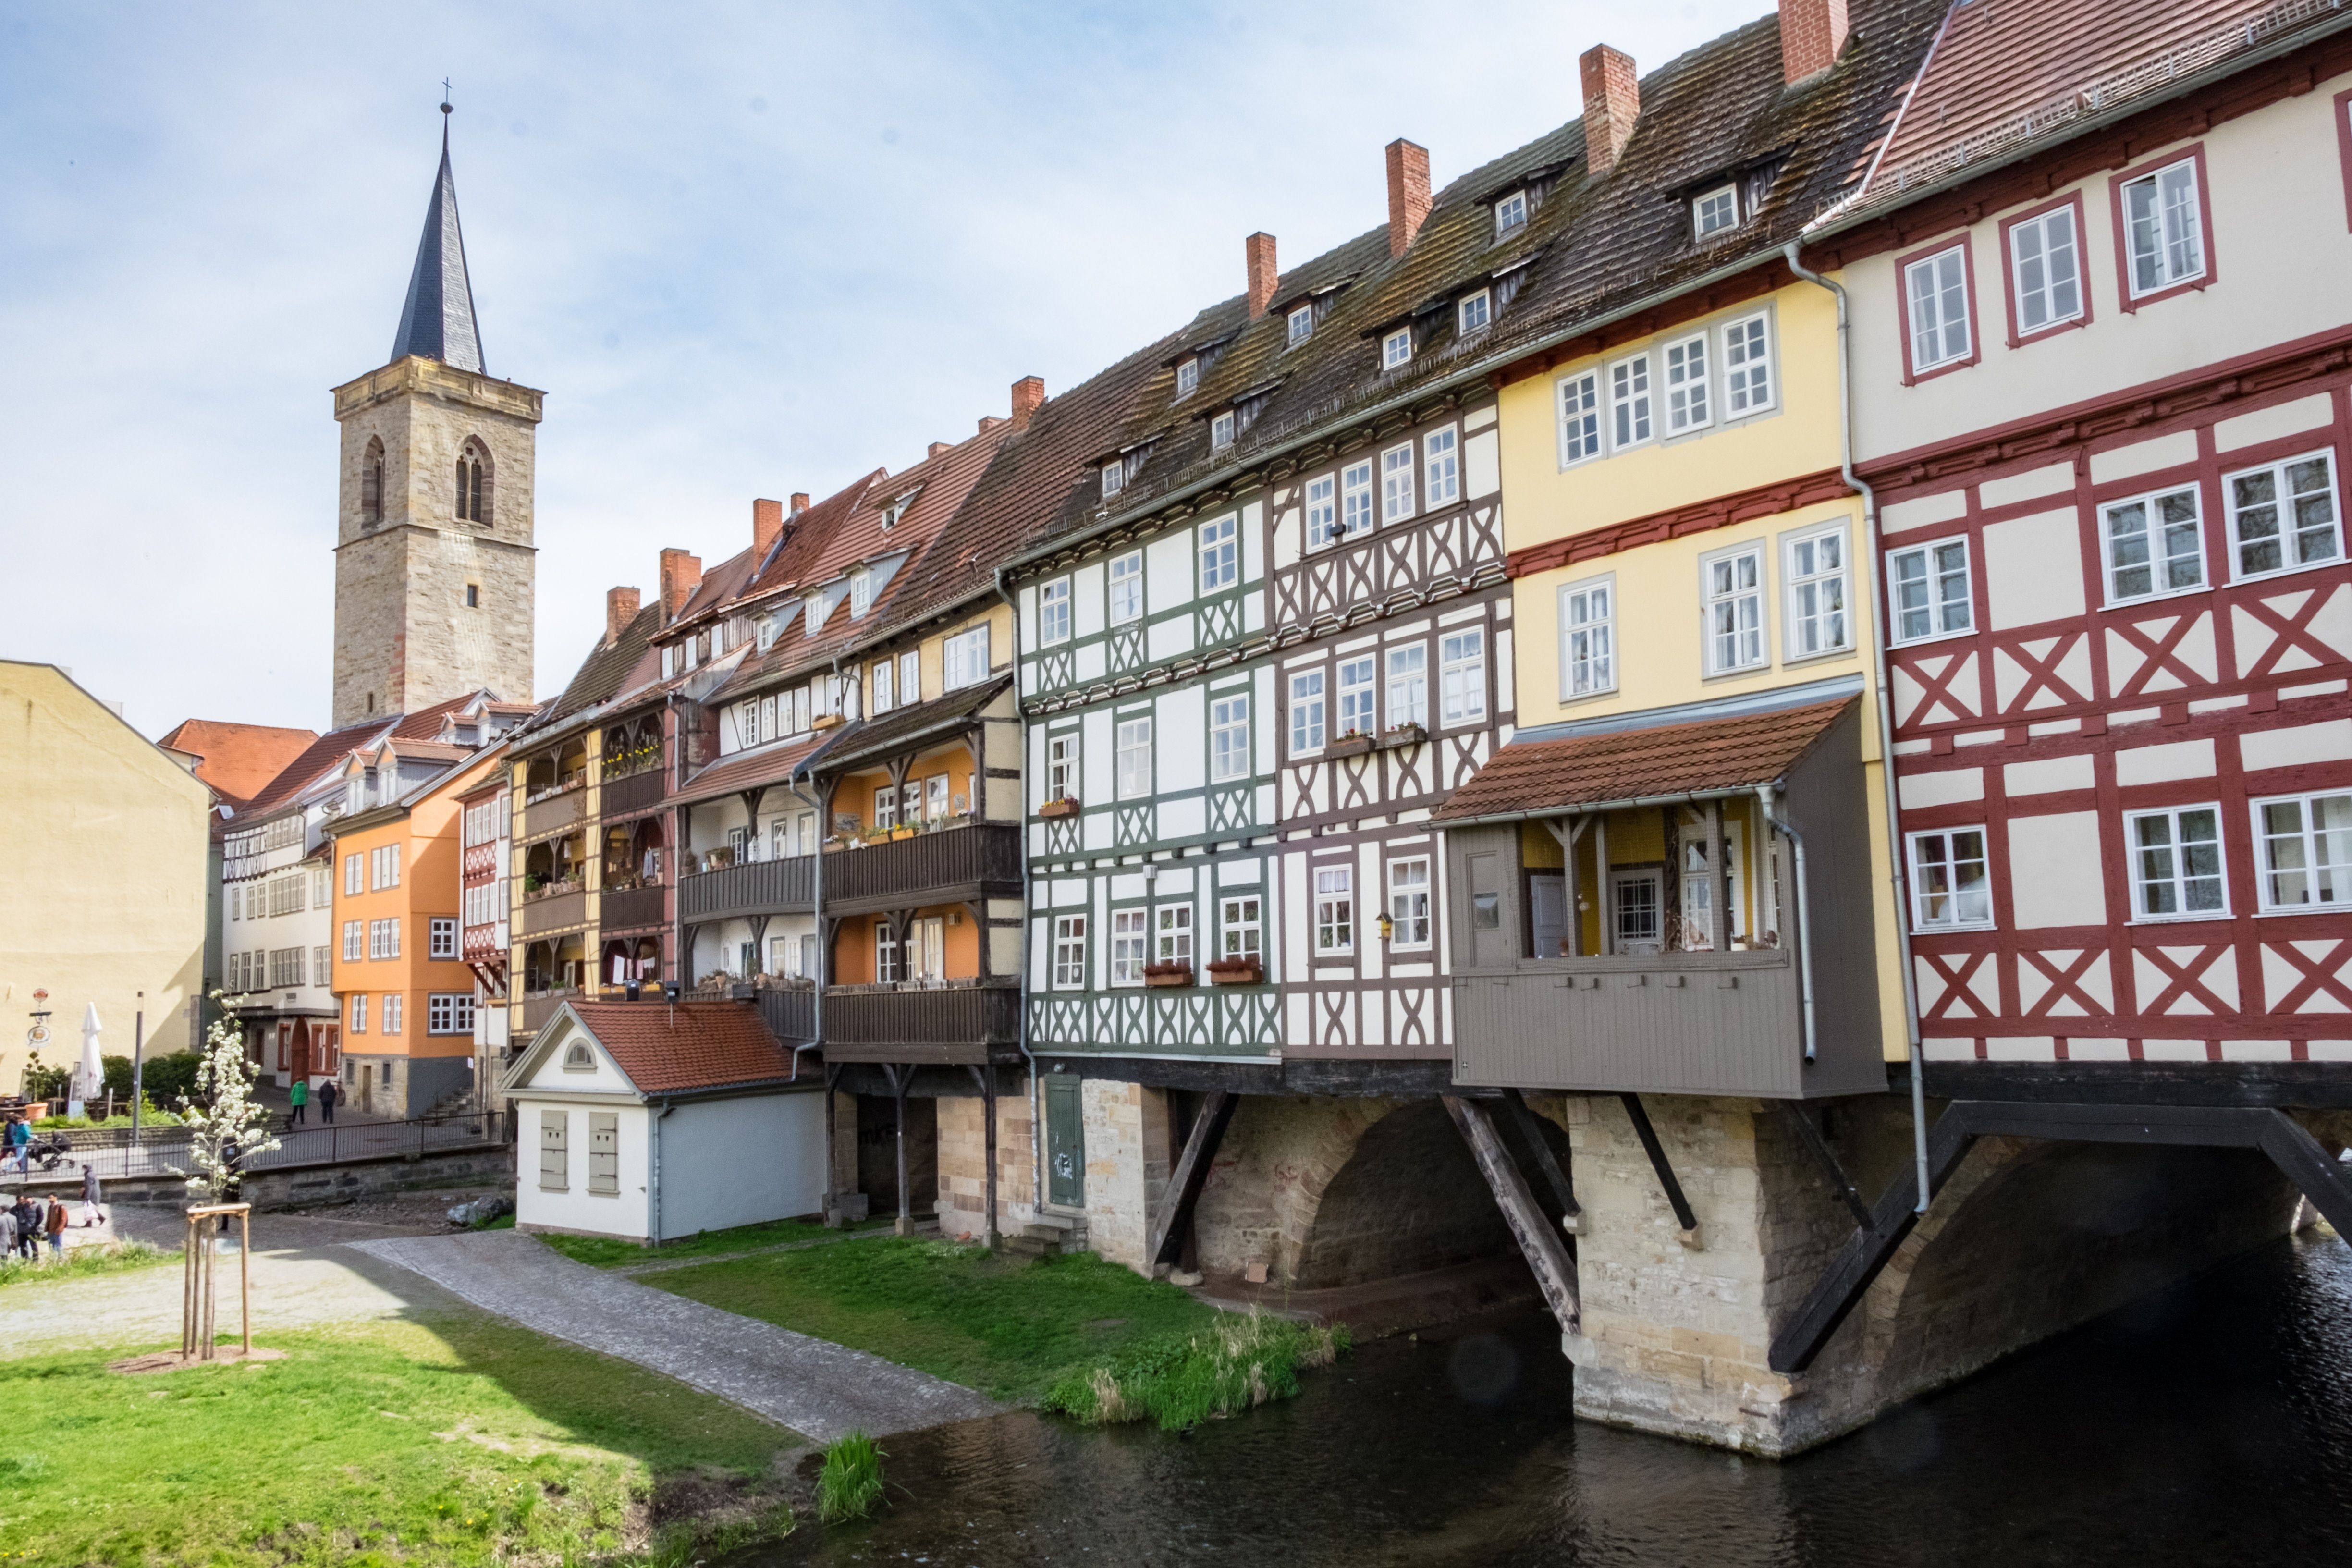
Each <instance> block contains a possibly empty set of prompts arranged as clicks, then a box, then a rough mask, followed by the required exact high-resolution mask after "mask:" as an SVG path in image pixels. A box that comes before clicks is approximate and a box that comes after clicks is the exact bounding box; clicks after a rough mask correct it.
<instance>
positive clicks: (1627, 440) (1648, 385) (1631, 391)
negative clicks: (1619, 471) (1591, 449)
mask: <svg viewBox="0 0 2352 1568" xmlns="http://www.w3.org/2000/svg"><path fill="white" fill-rule="evenodd" d="M1654 383H1655V377H1654V374H1652V369H1651V364H1650V354H1649V351H1648V350H1646V349H1645V350H1643V352H1642V353H1637V354H1627V355H1626V356H1625V357H1624V358H1623V359H1621V360H1615V361H1612V363H1611V364H1610V366H1609V449H1610V450H1611V451H1612V452H1622V451H1625V450H1627V449H1629V448H1631V447H1640V446H1643V445H1646V444H1647V443H1648V442H1650V441H1652V440H1654V439H1655V438H1656V437H1657V417H1656V414H1657V410H1656V403H1655V397H1656V388H1655V384H1654Z"/></svg>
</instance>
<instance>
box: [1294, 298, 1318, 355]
mask: <svg viewBox="0 0 2352 1568" xmlns="http://www.w3.org/2000/svg"><path fill="white" fill-rule="evenodd" d="M1289 327H1290V342H1289V346H1290V347H1292V348H1297V346H1298V345H1299V344H1301V343H1303V342H1306V341H1307V339H1309V338H1311V337H1313V336H1314V335H1315V307H1314V306H1313V305H1312V304H1306V305H1301V306H1299V307H1298V308H1297V309H1296V310H1292V311H1291V312H1290V316H1289Z"/></svg>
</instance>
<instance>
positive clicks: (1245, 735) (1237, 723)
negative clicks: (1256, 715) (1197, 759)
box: [1209, 691, 1250, 784]
mask: <svg viewBox="0 0 2352 1568" xmlns="http://www.w3.org/2000/svg"><path fill="white" fill-rule="evenodd" d="M1249 718H1250V700H1249V693H1247V692H1246V691H1237V692H1234V693H1232V694H1231V695H1229V696H1224V697H1218V696H1214V695H1213V696H1211V697H1210V699H1209V777H1210V779H1211V780H1212V781H1213V782H1215V783H1218V784H1227V783H1230V782H1232V781H1233V780H1234V779H1245V778H1247V777H1249V776H1250V721H1249Z"/></svg>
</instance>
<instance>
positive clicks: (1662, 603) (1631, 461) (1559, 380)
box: [1499, 284, 1905, 1059]
mask: <svg viewBox="0 0 2352 1568" xmlns="http://www.w3.org/2000/svg"><path fill="white" fill-rule="evenodd" d="M1759 316H1760V317H1761V318H1762V319H1763V320H1764V321H1766V322H1767V323H1768V326H1769V331H1770V333H1771V340H1772V350H1773V353H1772V357H1771V360H1770V364H1771V366H1772V370H1773V373H1774V385H1773V388H1772V394H1771V406H1770V407H1769V410H1768V411H1765V412H1762V413H1754V414H1748V415H1745V416H1737V417H1731V418H1727V417H1726V416H1727V413H1728V410H1727V409H1726V408H1725V407H1723V406H1722V405H1723V404H1724V403H1725V402H1726V401H1727V399H1726V397H1725V395H1724V391H1723V384H1722V382H1721V380H1720V379H1719V378H1720V377H1721V375H1722V374H1723V369H1724V366H1723V357H1724V344H1725V343H1726V342H1727V331H1726V329H1727V327H1728V326H1729V324H1730V323H1733V322H1738V321H1754V320H1756V319H1758V318H1759ZM1701 333H1704V334H1706V336H1705V342H1706V345H1707V352H1708V353H1709V355H1710V357H1711V358H1712V359H1713V361H1714V365H1713V368H1714V371H1715V373H1716V375H1717V378H1718V379H1717V381H1716V382H1715V383H1714V384H1713V387H1712V393H1711V401H1712V403H1713V404H1714V406H1712V407H1710V409H1709V411H1708V412H1709V415H1710V420H1709V423H1708V424H1707V425H1706V426H1705V427H1703V428H1699V429H1696V430H1695V431H1693V432H1691V433H1689V434H1685V435H1680V436H1675V435H1671V434H1668V433H1667V431H1666V429H1665V423H1666V418H1665V413H1664V398H1665V396H1666V395H1667V393H1668V391H1669V388H1668V386H1667V384H1666V382H1665V377H1664V374H1663V365H1664V355H1665V351H1666V350H1667V348H1668V347H1669V346H1670V345H1673V344H1676V343H1683V342H1689V341H1691V340H1692V339H1693V338H1695V337H1697V336H1698V335H1699V334H1701ZM1644 351H1647V352H1648V353H1649V355H1650V362H1651V366H1652V370H1653V377H1654V380H1653V387H1652V391H1653V395H1654V397H1655V398H1656V400H1657V401H1656V403H1655V404H1654V434H1655V438H1654V439H1651V440H1649V441H1647V442H1645V443H1642V444H1638V445H1632V446H1629V447H1624V448H1623V449H1612V450H1609V451H1608V452H1607V453H1606V455H1602V456H1595V457H1590V458H1583V459H1581V460H1570V454H1569V451H1568V446H1567V441H1566V438H1565V436H1564V433H1563V419H1562V413H1561V407H1562V391H1561V388H1562V384H1564V383H1572V382H1574V381H1575V380H1576V379H1577V378H1579V377H1581V376H1583V375H1585V374H1588V373H1594V372H1597V373H1598V374H1599V377H1600V382H1599V386H1600V389H1601V401H1600V406H1599V409H1598V412H1599V415H1600V417H1601V421H1602V422H1603V423H1602V429H1603V433H1604V437H1605V436H1606V435H1607V434H1609V433H1610V432H1609V426H1608V423H1607V422H1608V421H1609V419H1610V416H1611V414H1612V410H1611V407H1610V405H1609V402H1608V391H1609V387H1610V384H1611V373H1612V367H1613V366H1616V365H1618V364H1621V363H1625V362H1626V361H1627V360H1628V359H1629V358H1630V357H1631V356H1633V355H1636V354H1640V353H1643V352H1644ZM1499 412H1500V418H1501V424H1502V465H1503V491H1504V498H1505V500H1504V507H1503V514H1504V518H1505V520H1506V521H1505V529H1506V533H1505V540H1506V543H1507V547H1508V549H1509V550H1510V551H1511V552H1512V553H1513V555H1514V557H1517V555H1518V553H1519V552H1522V551H1527V550H1529V549H1531V548H1534V547H1538V546H1542V545H1546V544H1550V543H1554V542H1559V541H1562V540H1570V539H1574V538H1577V537H1579V536H1582V535H1589V534H1595V533H1599V532H1601V531H1606V530H1609V529H1612V528H1615V527H1617V526H1619V525H1622V524H1635V525H1637V526H1636V527H1635V528H1633V529H1632V530H1630V531H1628V539H1627V541H1626V542H1622V544H1621V545H1620V547H1617V548H1601V542H1595V548H1594V549H1593V550H1592V551H1591V552H1580V553H1583V554H1584V558H1582V559H1579V560H1576V561H1573V562H1571V563H1568V564H1565V565H1555V566H1547V567H1545V569H1542V570H1530V571H1528V572H1527V574H1525V575H1522V576H1519V577H1517V578H1516V579H1515V581H1514V583H1513V584H1512V599H1511V624H1512V626H1513V631H1514V636H1513V642H1512V648H1513V661H1514V670H1513V674H1514V680H1515V694H1516V698H1517V708H1518V721H1519V727H1520V729H1521V730H1522V731H1527V730H1533V729H1539V728H1540V727H1541V726H1545V725H1551V724H1563V723H1573V722H1577V721H1586V720H1596V719H1609V718H1613V717H1621V716H1624V715H1629V714H1633V713H1641V712H1645V711H1648V710H1655V709H1661V708H1675V707H1680V706H1683V705H1686V704H1697V703H1707V702H1715V701H1718V700H1725V699H1731V698H1738V697H1745V696H1751V695H1754V694H1757V693H1760V692H1767V691H1770V690H1773V689H1782V688H1788V687H1796V686H1804V685H1810V684H1811V683H1813V682H1816V681H1832V680H1841V679H1842V680H1843V681H1845V682H1847V683H1848V684H1852V683H1853V682H1857V681H1858V682H1859V683H1860V689H1861V692H1862V696H1863V707H1862V731H1863V743H1862V745H1863V758H1864V767H1865V770H1866V772H1867V773H1868V778H1867V780H1866V783H1867V785H1868V793H1869V801H1870V812H1871V835H1872V837H1871V846H1872V851H1871V852H1872V856H1873V862H1874V883H1875V886H1876V889H1877V892H1876V894H1875V899H1876V902H1877V904H1878V906H1879V907H1878V909H1877V911H1876V913H1877V921H1876V923H1877V926H1878V931H1879V942H1878V951H1879V954H1880V960H1881V973H1880V977H1879V996H1880V1001H1881V1008H1882V1016H1883V1017H1884V1019H1885V1035H1884V1037H1885V1052H1886V1055H1887V1057H1888V1058H1890V1059H1899V1058H1902V1057H1903V1055H1904V1054H1905V1036H1904V1026H1903V1008H1902V993H1901V990H1900V980H1901V973H1900V968H1899V959H1898V958H1897V956H1896V955H1897V951H1898V950H1897V947H1896V943H1895V909H1894V903H1893V899H1892V894H1891V892H1890V891H1889V890H1888V884H1887V880H1886V870H1887V867H1886V864H1885V854H1886V849H1885V796H1884V793H1883V785H1882V784H1881V782H1880V776H1879V774H1880V769H1881V767H1882V765H1883V764H1882V752H1881V747H1880V742H1879V738H1878V730H1877V710H1876V708H1875V707H1874V682H1875V664H1874V658H1873V655H1872V652H1871V649H1872V646H1873V638H1874V635H1875V634H1874V626H1872V623H1871V617H1870V603H1871V599H1870V588H1869V580H1868V578H1866V577H1865V576H1864V575H1863V574H1864V571H1865V570H1867V569H1868V568H1867V564H1866V555H1867V552H1866V549H1865V540H1864V535H1863V527H1862V523H1863V519H1862V503H1861V500H1860V498H1859V497H1857V496H1852V495H1844V496H1838V495H1836V494H1835V490H1836V489H1842V488H1843V487H1842V486H1834V485H1826V486H1816V487H1815V489H1817V491H1825V492H1826V494H1827V496H1828V498H1829V499H1822V500H1811V501H1809V502H1803V503H1801V504H1795V505H1790V506H1787V507H1786V508H1785V509H1784V510H1772V511H1768V512H1765V513H1764V514H1762V515H1758V516H1752V517H1746V518H1744V519H1743V520H1742V521H1737V522H1732V523H1729V524H1727V525H1723V526H1715V525H1714V524H1715V521H1716V520H1715V519H1714V518H1711V517H1708V516H1706V512H1705V509H1706V508H1708V507H1710V506H1711V505H1712V504H1714V503H1717V502H1721V501H1732V502H1734V505H1733V506H1732V508H1731V510H1733V511H1734V512H1735V513H1737V512H1745V511H1748V510H1753V509H1755V508H1757V507H1763V506H1771V505H1773V504H1774V501H1773V500H1771V499H1770V497H1769V492H1770V491H1771V490H1772V489H1774V488H1775V487H1789V486H1791V485H1792V484H1793V483H1794V482H1796V481H1803V480H1807V479H1817V478H1819V477H1822V476H1829V477H1830V478H1832V479H1833V478H1834V476H1835V474H1836V471H1837V469H1838V466H1839V458H1840V451H1841V441H1842V437H1841V429H1840V419H1839V408H1838V379H1837V312H1836V305H1835V301H1834V300H1832V297H1831V295H1830V294H1829V293H1828V292H1827V291H1826V290H1823V289H1818V288H1815V287H1814V286H1812V285H1811V284H1795V285H1791V286H1789V287H1785V288H1782V289H1778V290H1776V291H1774V292H1772V293H1770V294H1769V295H1767V296H1765V297H1763V298H1762V299H1760V300H1746V301H1743V302H1742V303H1740V304H1738V305H1736V306H1732V307H1729V308H1727V309H1725V310H1717V311H1714V312H1712V313H1710V314H1708V315H1706V316H1702V317H1699V318H1696V319H1694V320H1692V321H1685V322H1681V323H1678V324H1676V325H1675V326H1673V327H1671V328H1668V329H1665V330H1664V331H1660V332H1658V333H1657V334H1655V335H1654V337H1652V338H1650V339H1648V340H1643V341H1638V342H1621V343H1618V344H1615V345H1613V346H1612V347H1611V348H1610V349H1609V350H1608V351H1607V352H1606V353H1600V354H1594V355H1591V356H1590V357H1587V358H1583V359H1579V360H1574V361H1564V362H1561V363H1558V364H1556V365H1554V366H1553V367H1551V368H1550V369H1549V370H1548V371H1546V372H1544V373H1543V374H1536V375H1528V376H1526V377H1524V378H1522V379H1519V380H1517V381H1515V382H1513V383H1511V384H1509V385H1508V386H1507V387H1506V388H1505V389H1504V390H1503V392H1502V395H1501V397H1500V400H1499ZM1668 513H1682V514H1683V515H1682V516H1681V517H1679V518H1677V519H1675V521H1674V523H1673V525H1672V526H1671V527H1670V528H1667V529H1664V530H1662V531H1664V532H1666V533H1669V534H1671V536H1670V537H1658V536H1657V535H1655V534H1651V533H1648V532H1647V531H1645V530H1644V529H1643V528H1642V527H1640V526H1639V525H1641V524H1642V523H1643V522H1644V521H1646V520H1657V519H1660V518H1661V517H1662V514H1668ZM1825 532H1826V533H1832V534H1834V535H1835V537H1836V538H1837V540H1838V542H1839V545H1840V547H1841V548H1842V551H1843V561H1844V574H1843V591H1844V601H1845V613H1846V616H1847V617H1848V625H1847V633H1846V636H1845V637H1844V639H1843V647H1841V648H1840V649H1838V650H1836V651H1831V652H1822V653H1807V652H1805V651H1804V650H1803V649H1801V647H1797V646H1795V642H1796V637H1797V627H1796V626H1795V625H1794V619H1795V617H1794V616H1793V615H1792V610H1791V595H1790V591H1789V590H1790V580H1791V576H1792V574H1791V563H1792V553H1791V552H1792V549H1793V548H1794V547H1795V546H1796V545H1797V544H1798V543H1799V542H1801V541H1806V540H1811V539H1815V538H1818V537H1820V536H1821V535H1822V534H1823V533H1825ZM1633 538H1646V539H1648V540H1649V541H1650V542H1631V540H1632V539H1633ZM1748 549H1760V560H1761V564H1762V569H1763V583H1762V588H1763V592H1762V594H1761V601H1762V611H1763V616H1762V625H1761V626H1760V628H1759V629H1760V632H1761V643H1762V650H1763V656H1764V657H1763V658H1762V660H1761V662H1760V663H1757V664H1754V665H1751V666H1748V667H1745V668H1737V669H1733V670H1727V671H1723V672H1717V671H1716V670H1714V669H1712V668H1710V662H1709V657H1708V646H1709V645H1708V641H1707V637H1708V632H1709V626H1708V624H1707V619H1706V613H1707V606H1706V592H1707V584H1706V573H1707V572H1708V569H1709V567H1710V565H1711V563H1713V562H1714V561H1715V560H1717V559H1718V558H1723V557H1727V556H1736V555H1739V554H1742V553H1744V552H1746V551H1747V550H1748ZM1516 569H1518V567H1517V565H1516V564H1515V570H1516ZM1594 586H1605V587H1607V588H1608V589H1609V590H1610V591H1611V592H1610V596H1611V604H1612V627H1611V633H1612V659H1613V666H1614V668H1613V669H1612V672H1611V673H1612V678H1613V679H1612V680H1611V682H1609V683H1608V685H1607V686H1606V687H1605V688H1604V689H1586V690H1579V689H1576V685H1575V679H1574V676H1573V674H1572V672H1571V670H1570V668H1569V658H1568V654H1567V650H1566V647H1565V645H1564V644H1563V641H1562V637H1561V628H1562V621H1563V618H1564V616H1570V615H1571V614H1572V610H1571V608H1570V606H1571V603H1572V600H1571V596H1572V595H1580V594H1582V593H1584V592H1585V591H1586V590H1588V589H1590V588H1592V587H1594ZM1563 590H1567V593H1566V594H1563ZM1622 816H1623V817H1624V820H1622V821H1613V822H1612V826H1611V828H1610V862H1611V865H1612V868H1622V867H1624V866H1627V865H1630V864H1639V863H1643V858H1644V856H1645V854H1646V855H1647V856H1648V857H1649V858H1651V859H1654V858H1655V856H1656V854H1657V852H1658V848H1659V844H1658V840H1660V838H1661V837H1662V834H1663V824H1661V823H1656V822H1653V821H1651V820H1649V818H1648V817H1647V816H1636V815H1635V814H1631V813H1628V814H1622ZM1726 818H1727V823H1728V824H1730V825H1731V826H1732V828H1733V830H1734V831H1737V832H1738V833H1740V834H1741V835H1743V837H1744V838H1745V842H1746V843H1748V844H1750V845H1753V844H1755V843H1756V842H1758V826H1759V825H1758V824H1757V822H1756V821H1755V807H1754V806H1753V805H1752V804H1750V803H1746V802H1739V803H1734V804H1733V805H1730V806H1729V807H1727V811H1726ZM1525 850H1526V858H1527V863H1528V865H1529V866H1531V867H1543V866H1549V867H1558V866H1559V865H1560V864H1561V851H1560V848H1559V844H1558V842H1557V841H1556V840H1555V839H1553V838H1552V837H1551V836H1550V835H1549V833H1547V832H1545V831H1543V830H1541V829H1539V828H1530V829H1529V830H1528V834H1527V835H1526V837H1525ZM1583 853H1584V855H1585V858H1586V865H1587V867H1588V871H1587V874H1588V875H1591V874H1594V872H1595V871H1596V870H1597V868H1592V866H1591V853H1592V851H1591V846H1590V845H1589V844H1588V845H1586V846H1585V847H1584V849H1583ZM1761 873H1762V868H1757V875H1761ZM1756 879H1757V876H1756V875H1751V876H1749V877H1748V878H1747V879H1746V880H1745V881H1744V882H1742V883H1741V885H1739V886H1738V887H1737V888H1736V889H1735V902H1734V905H1733V908H1734V910H1736V911H1737V917H1738V923H1739V924H1740V925H1742V926H1743V927H1744V928H1745V929H1748V930H1751V931H1752V930H1754V929H1755V923H1756V921H1757V912H1756V911H1757V900H1758V895H1759V891H1760V889H1758V888H1757V887H1756V886H1754V885H1753V884H1754V882H1755V880H1756ZM1599 921H1600V912H1599V910H1598V909H1597V908H1594V907H1587V908H1585V909H1584V910H1583V913H1582V920H1581V924H1582V928H1583V937H1582V941H1583V943H1584V945H1583V948H1582V951H1584V952H1595V951H1597V950H1598V949H1597V945H1596V944H1597V943H1598V942H1599V940H1600V931H1599Z"/></svg>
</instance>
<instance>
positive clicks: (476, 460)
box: [451, 436, 490, 523]
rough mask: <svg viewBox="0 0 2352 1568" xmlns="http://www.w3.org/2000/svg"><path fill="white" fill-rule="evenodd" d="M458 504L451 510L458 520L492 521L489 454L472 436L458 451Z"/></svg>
mask: <svg viewBox="0 0 2352 1568" xmlns="http://www.w3.org/2000/svg"><path fill="white" fill-rule="evenodd" d="M451 510H454V511H455V512H456V513H457V521H459V522H480V523H487V522H488V521H490V454H489V452H488V449H487V448H485V447H483V445H482V443H481V442H480V441H479V440H478V439H476V438H475V437H470V436H469V437H467V438H466V446H465V448H464V450H462V451H460V452H459V453H458V454H457V505H456V506H455V507H454V508H453V509H451Z"/></svg>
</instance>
